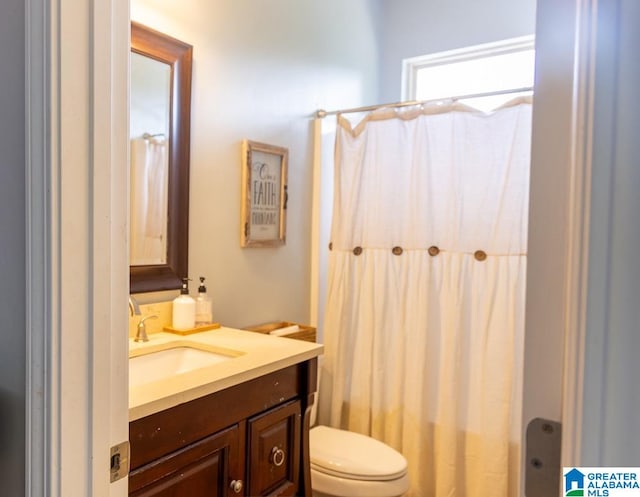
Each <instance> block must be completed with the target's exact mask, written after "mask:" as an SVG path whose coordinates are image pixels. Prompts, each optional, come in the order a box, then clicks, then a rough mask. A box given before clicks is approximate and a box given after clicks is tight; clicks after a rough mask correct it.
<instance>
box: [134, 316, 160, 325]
mask: <svg viewBox="0 0 640 497" xmlns="http://www.w3.org/2000/svg"><path fill="white" fill-rule="evenodd" d="M157 317H158V315H157V314H150V315H148V316H145V317H143V318H142V319H141V320H140V322H139V323H138V326H145V324H144V322H145V321H146V320H147V319H156V318H157Z"/></svg>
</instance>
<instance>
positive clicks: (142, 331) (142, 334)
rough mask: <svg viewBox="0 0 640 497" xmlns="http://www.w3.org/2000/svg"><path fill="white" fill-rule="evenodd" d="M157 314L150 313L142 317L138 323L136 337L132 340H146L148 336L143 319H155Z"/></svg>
mask: <svg viewBox="0 0 640 497" xmlns="http://www.w3.org/2000/svg"><path fill="white" fill-rule="evenodd" d="M157 317H158V316H156V315H155V314H152V315H150V316H145V317H143V318H142V319H141V320H140V322H139V323H138V331H137V332H136V337H135V338H134V339H133V341H134V342H148V341H149V337H148V336H147V325H146V323H145V321H146V320H147V319H156V318H157Z"/></svg>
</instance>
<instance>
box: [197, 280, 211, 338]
mask: <svg viewBox="0 0 640 497" xmlns="http://www.w3.org/2000/svg"><path fill="white" fill-rule="evenodd" d="M211 321H212V316H211V298H210V297H209V296H208V295H207V287H206V286H204V276H200V286H199V287H198V296H197V297H196V326H202V325H205V324H210V323H211Z"/></svg>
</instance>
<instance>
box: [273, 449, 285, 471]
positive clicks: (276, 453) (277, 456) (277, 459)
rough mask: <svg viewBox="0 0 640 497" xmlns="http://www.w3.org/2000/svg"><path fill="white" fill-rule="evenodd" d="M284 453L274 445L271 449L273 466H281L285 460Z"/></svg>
mask: <svg viewBox="0 0 640 497" xmlns="http://www.w3.org/2000/svg"><path fill="white" fill-rule="evenodd" d="M285 458H286V457H285V453H284V450H282V449H280V448H278V447H274V448H273V449H271V462H272V463H273V464H274V465H275V466H278V467H279V466H282V465H283V464H284V460H285Z"/></svg>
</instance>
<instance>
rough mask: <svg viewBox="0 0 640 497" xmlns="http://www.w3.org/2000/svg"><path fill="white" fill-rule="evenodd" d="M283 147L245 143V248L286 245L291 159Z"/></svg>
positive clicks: (242, 228)
mask: <svg viewBox="0 0 640 497" xmlns="http://www.w3.org/2000/svg"><path fill="white" fill-rule="evenodd" d="M288 158H289V151H288V149H286V148H283V147H277V146H275V145H267V144H265V143H258V142H254V141H251V140H244V141H243V142H242V208H241V216H242V220H241V234H240V246H242V247H277V246H280V245H284V244H285V241H286V229H287V216H286V212H287V200H288V195H287V161H288Z"/></svg>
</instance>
